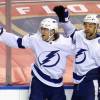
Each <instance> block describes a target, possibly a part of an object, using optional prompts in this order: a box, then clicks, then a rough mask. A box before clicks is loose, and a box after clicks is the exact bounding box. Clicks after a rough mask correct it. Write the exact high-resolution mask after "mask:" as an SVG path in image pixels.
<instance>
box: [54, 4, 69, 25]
mask: <svg viewBox="0 0 100 100" xmlns="http://www.w3.org/2000/svg"><path fill="white" fill-rule="evenodd" d="M53 10H54V12H55V13H56V14H57V16H58V18H59V22H63V23H64V22H67V21H68V20H69V13H68V9H67V8H65V7H63V6H62V5H59V6H55V7H54V9H53Z"/></svg>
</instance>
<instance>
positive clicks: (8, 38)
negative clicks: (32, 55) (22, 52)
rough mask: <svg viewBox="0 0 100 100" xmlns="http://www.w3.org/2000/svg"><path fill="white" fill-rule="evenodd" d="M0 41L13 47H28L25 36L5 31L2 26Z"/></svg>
mask: <svg viewBox="0 0 100 100" xmlns="http://www.w3.org/2000/svg"><path fill="white" fill-rule="evenodd" d="M0 42H2V43H5V44H6V45H8V46H10V47H13V48H26V47H28V46H27V44H28V38H26V36H24V37H23V38H21V37H19V36H17V35H15V34H13V33H9V32H6V30H5V29H4V28H3V27H1V28H0ZM23 44H24V45H23Z"/></svg>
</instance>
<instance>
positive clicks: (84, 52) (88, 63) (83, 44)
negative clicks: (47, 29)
mask: <svg viewBox="0 0 100 100" xmlns="http://www.w3.org/2000/svg"><path fill="white" fill-rule="evenodd" d="M63 27H64V30H65V33H66V35H69V33H70V35H71V37H72V40H73V43H74V44H75V63H74V71H73V80H74V83H80V82H82V81H83V79H84V78H85V77H86V75H87V74H88V73H89V72H90V71H92V73H93V71H95V72H96V70H100V36H99V35H98V37H97V38H95V39H92V40H87V39H86V36H85V33H84V30H80V31H75V27H73V25H72V23H71V22H68V23H65V24H63ZM95 74H96V73H94V74H92V75H93V76H92V75H91V78H92V77H94V76H96V75H95ZM89 78H90V77H89Z"/></svg>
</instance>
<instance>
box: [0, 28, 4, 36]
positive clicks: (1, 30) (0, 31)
mask: <svg viewBox="0 0 100 100" xmlns="http://www.w3.org/2000/svg"><path fill="white" fill-rule="evenodd" d="M2 33H3V27H2V26H0V35H1V34H2Z"/></svg>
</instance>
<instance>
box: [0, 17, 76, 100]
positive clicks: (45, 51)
mask: <svg viewBox="0 0 100 100" xmlns="http://www.w3.org/2000/svg"><path fill="white" fill-rule="evenodd" d="M0 38H1V42H3V43H5V44H7V45H9V46H11V47H14V48H23V49H24V48H31V49H32V50H33V51H34V52H35V54H36V60H35V64H33V65H32V76H33V77H32V83H31V93H30V98H29V100H66V96H65V92H64V87H63V74H64V71H65V65H66V57H67V56H68V55H70V54H72V53H73V52H72V51H73V48H74V46H73V45H72V42H71V38H65V37H63V35H61V34H59V33H58V22H57V21H56V20H55V19H52V18H45V19H43V20H42V21H41V23H40V28H39V32H37V33H36V34H33V35H30V34H28V35H25V36H24V37H23V38H21V37H19V36H16V35H14V34H11V33H8V32H6V31H3V28H1V33H0Z"/></svg>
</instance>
